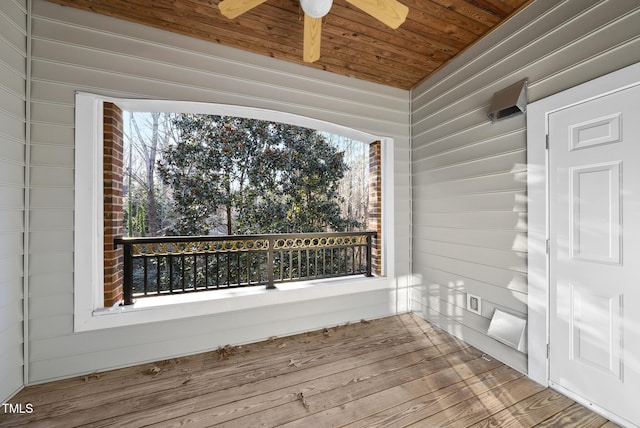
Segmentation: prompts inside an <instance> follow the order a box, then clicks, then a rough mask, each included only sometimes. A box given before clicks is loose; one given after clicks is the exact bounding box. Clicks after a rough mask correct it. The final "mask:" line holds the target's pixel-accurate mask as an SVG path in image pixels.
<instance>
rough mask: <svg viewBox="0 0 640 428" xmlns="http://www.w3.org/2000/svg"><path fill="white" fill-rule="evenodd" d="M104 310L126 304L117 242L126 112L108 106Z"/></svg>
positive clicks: (121, 253)
mask: <svg viewBox="0 0 640 428" xmlns="http://www.w3.org/2000/svg"><path fill="white" fill-rule="evenodd" d="M103 126H104V135H103V139H104V152H103V153H104V306H105V307H109V306H114V305H115V304H117V303H119V302H120V301H122V298H123V291H122V282H123V268H124V256H123V252H122V247H119V248H115V246H114V245H113V240H114V238H116V237H120V236H122V226H123V223H122V222H123V212H122V202H123V197H122V183H123V175H124V174H123V137H122V136H123V132H122V131H123V124H122V110H120V108H119V107H118V106H116V105H115V104H112V103H106V102H105V103H104V119H103Z"/></svg>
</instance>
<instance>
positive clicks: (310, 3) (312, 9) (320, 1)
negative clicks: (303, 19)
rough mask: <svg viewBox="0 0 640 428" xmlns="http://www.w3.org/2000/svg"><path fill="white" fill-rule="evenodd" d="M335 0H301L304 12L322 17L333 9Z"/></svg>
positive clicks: (313, 16) (315, 16)
mask: <svg viewBox="0 0 640 428" xmlns="http://www.w3.org/2000/svg"><path fill="white" fill-rule="evenodd" d="M332 4H333V0H300V6H302V10H304V13H306V14H307V15H309V16H310V17H312V18H322V17H323V16H325V15H326V14H327V13H329V10H330V9H331V5H332Z"/></svg>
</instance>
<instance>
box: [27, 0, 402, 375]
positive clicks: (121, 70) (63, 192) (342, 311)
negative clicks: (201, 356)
mask: <svg viewBox="0 0 640 428" xmlns="http://www.w3.org/2000/svg"><path fill="white" fill-rule="evenodd" d="M32 78H33V84H32V99H33V102H32V107H31V108H32V127H31V130H32V164H31V171H32V174H31V185H32V186H31V195H32V197H31V210H32V215H31V248H32V249H31V258H30V266H31V277H30V290H31V293H30V294H31V298H30V337H29V339H30V354H29V359H30V370H29V373H30V376H29V377H30V379H29V382H30V383H36V382H42V381H46V380H49V379H55V378H61V377H67V376H71V375H75V374H81V373H87V372H92V371H95V370H103V369H107V368H111V367H118V366H124V365H130V364H135V363H138V362H143V361H150V360H157V359H163V358H168V357H171V356H175V355H180V354H188V353H194V352H199V351H205V350H210V349H215V348H217V347H219V346H223V345H225V344H227V343H230V344H234V343H243V342H248V341H255V340H260V339H264V338H267V337H269V336H273V335H285V334H290V333H294V332H299V331H304V330H309V329H315V328H320V327H323V326H328V325H335V324H337V323H345V322H347V321H354V320H360V319H361V318H374V317H381V316H386V315H389V314H392V313H395V312H396V310H400V311H402V310H407V303H408V301H407V294H406V291H407V284H408V276H409V273H410V263H409V261H410V248H409V246H408V245H406V244H405V243H406V242H407V241H408V239H409V236H410V231H409V221H408V219H409V206H410V203H409V198H410V190H409V182H410V176H409V172H408V168H407V167H406V166H407V165H408V163H409V153H410V149H409V132H410V127H409V94H408V92H406V91H400V90H396V89H390V88H387V87H383V86H378V85H374V84H369V83H365V82H362V81H357V80H354V79H348V78H345V77H341V76H337V75H333V74H330V73H325V72H322V71H317V70H310V69H307V68H303V67H300V66H296V65H291V64H285V63H282V62H279V61H276V60H273V59H270V58H266V57H258V56H255V55H252V54H247V53H243V52H239V51H236V50H233V49H229V48H226V47H223V46H219V45H214V44H208V43H204V42H202V41H198V40H195V39H189V38H186V37H181V36H176V35H175V34H170V33H165V32H163V31H160V30H155V29H151V28H146V27H142V26H138V25H134V24H131V23H127V22H124V21H119V20H115V19H111V18H107V17H103V16H100V15H96V14H91V13H87V12H83V11H79V10H75V9H72V8H65V7H61V6H58V5H54V4H51V3H47V2H44V1H41V0H36V1H34V6H33V60H32ZM75 91H86V92H93V93H98V94H103V95H111V96H123V97H144V98H166V99H179V100H190V101H206V102H215V103H226V104H235V105H244V106H251V107H260V108H267V109H274V110H280V111H285V112H290V113H295V114H300V115H304V116H310V117H314V118H317V119H321V120H325V121H329V122H333V123H337V124H339V125H344V126H348V127H352V128H356V129H359V130H361V131H365V132H368V133H371V134H374V135H383V136H390V137H393V138H394V139H395V148H394V151H393V152H394V158H395V161H396V163H397V165H396V174H395V176H393V177H389V180H390V181H393V183H394V185H395V186H396V191H395V198H396V199H395V201H394V202H395V203H394V206H395V208H394V212H393V213H390V215H392V216H393V218H394V221H395V230H396V231H397V238H396V240H395V241H392V242H388V243H387V244H388V248H389V249H391V248H395V254H396V257H395V260H398V261H397V262H395V261H393V262H392V263H394V267H395V273H396V276H395V277H394V278H390V283H392V284H394V285H397V286H398V287H399V288H400V289H402V290H404V292H398V291H396V290H395V288H389V289H388V290H382V291H375V292H367V293H360V294H357V295H350V296H343V297H335V298H327V299H322V300H319V301H310V302H306V303H301V304H295V305H278V306H273V307H265V308H260V309H257V310H244V311H237V312H232V313H227V314H223V315H211V316H206V317H199V318H192V319H183V320H180V321H173V322H170V323H169V322H165V323H156V324H152V325H138V326H135V327H131V328H117V329H107V330H100V331H94V332H86V333H80V334H74V333H73V287H74V284H73V280H72V278H73V234H74V230H73V209H74V205H73V204H74V188H73V178H74V172H73V165H74V92H75ZM387 196H388V195H387ZM395 242H399V243H401V244H400V245H395ZM398 296H401V298H400V299H398Z"/></svg>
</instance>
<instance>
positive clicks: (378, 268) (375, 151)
mask: <svg viewBox="0 0 640 428" xmlns="http://www.w3.org/2000/svg"><path fill="white" fill-rule="evenodd" d="M367 229H369V230H373V231H375V232H376V234H377V235H376V238H375V239H374V240H373V245H372V246H371V247H372V257H371V259H372V263H373V266H372V269H371V271H372V272H373V273H374V274H375V275H382V239H381V238H382V151H381V143H380V141H376V142H375V143H372V144H369V208H368V216H367Z"/></svg>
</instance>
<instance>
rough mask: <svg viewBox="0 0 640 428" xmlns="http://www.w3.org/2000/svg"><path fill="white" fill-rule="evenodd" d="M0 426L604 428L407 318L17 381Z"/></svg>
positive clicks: (567, 402) (564, 402)
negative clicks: (27, 407) (43, 380)
mask: <svg viewBox="0 0 640 428" xmlns="http://www.w3.org/2000/svg"><path fill="white" fill-rule="evenodd" d="M12 402H13V403H22V404H26V403H32V405H33V412H32V413H31V414H21V415H17V414H11V415H7V414H2V413H0V426H3V427H4V426H11V427H14V426H28V427H29V428H33V427H47V428H51V427H64V428H68V427H72V426H73V427H75V426H87V427H127V428H131V427H142V426H162V427H178V426H189V427H200V426H212V425H215V426H225V427H242V428H246V427H271V426H287V427H311V428H315V427H330V426H331V427H334V426H335V427H337V426H348V427H367V428H369V427H405V426H415V427H441V426H449V427H468V426H474V427H489V426H492V427H496V426H499V427H506V426H512V427H531V426H540V427H558V426H563V427H567V426H575V427H581V428H584V427H606V428H609V427H614V426H615V425H614V424H612V423H611V422H608V421H607V420H606V419H604V418H602V417H601V416H599V415H596V414H594V413H592V412H591V411H589V410H588V409H586V408H584V407H582V406H580V405H578V404H576V403H574V402H573V401H571V400H569V399H568V398H566V397H564V396H562V395H560V394H558V393H556V392H554V391H552V390H550V389H545V388H542V387H540V386H539V385H537V384H535V383H533V382H531V381H529V380H528V379H527V378H526V377H524V376H522V374H520V373H518V372H516V371H514V370H512V369H510V368H509V367H506V366H505V365H503V364H501V363H499V362H498V361H495V360H492V359H491V358H487V357H484V356H483V355H482V353H481V352H479V351H478V350H476V349H474V348H471V347H469V346H467V345H466V344H464V343H462V342H461V341H459V340H457V339H455V338H453V337H452V336H450V335H448V334H447V333H445V332H443V331H441V330H439V329H436V328H433V327H431V326H430V325H429V324H428V323H426V322H424V321H423V320H421V319H420V318H419V317H417V316H415V315H401V316H395V317H390V318H385V319H381V320H375V321H370V322H360V323H356V324H350V325H347V326H339V327H336V328H331V329H326V330H323V331H318V332H313V333H307V334H301V335H297V336H292V337H285V338H272V339H271V340H268V341H265V342H260V343H255V344H251V345H246V346H242V347H226V348H225V349H221V350H218V351H215V352H209V353H204V354H198V355H193V356H189V357H184V358H177V359H173V360H167V361H162V362H157V363H151V364H145V365H140V366H135V367H130V368H125V369H120V370H113V371H109V372H104V373H100V374H94V375H90V376H85V377H79V378H74V379H68V380H62V381H58V382H52V383H48V384H44V385H36V386H32V387H28V388H26V389H24V390H23V391H21V392H20V393H19V394H18V395H17V396H16V397H14V399H13V400H12Z"/></svg>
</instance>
